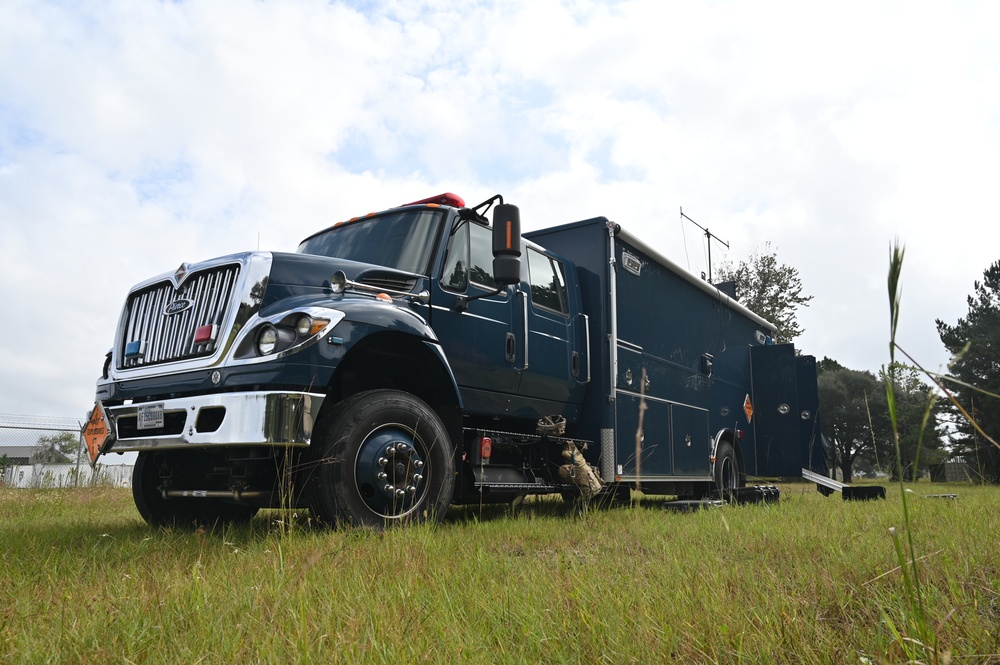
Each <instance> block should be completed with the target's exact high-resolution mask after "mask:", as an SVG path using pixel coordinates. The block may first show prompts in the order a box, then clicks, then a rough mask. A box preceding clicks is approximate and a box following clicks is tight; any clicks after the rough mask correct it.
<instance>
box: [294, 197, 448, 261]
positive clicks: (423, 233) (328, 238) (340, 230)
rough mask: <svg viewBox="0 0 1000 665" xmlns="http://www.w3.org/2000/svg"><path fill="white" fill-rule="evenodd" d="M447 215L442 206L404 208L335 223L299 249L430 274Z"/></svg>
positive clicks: (300, 250)
mask: <svg viewBox="0 0 1000 665" xmlns="http://www.w3.org/2000/svg"><path fill="white" fill-rule="evenodd" d="M443 219H444V213H443V212H442V211H440V210H430V209H427V208H424V209H420V210H402V211H399V212H392V213H386V214H382V215H376V216H373V217H366V218H363V219H359V220H356V221H353V222H347V223H343V224H338V225H336V226H332V227H330V228H329V229H326V230H325V231H321V232H320V233H317V234H316V235H313V236H310V237H309V238H306V239H305V240H303V241H302V242H301V243H300V244H299V247H298V249H297V250H296V251H298V252H299V253H300V254H316V255H318V256H328V257H331V258H336V259H348V260H350V261H358V262H360V263H370V264H373V265H378V266H385V267H387V268H392V269H394V270H401V271H404V272H409V273H415V274H421V275H429V274H430V271H431V259H432V258H433V256H434V248H435V247H436V245H437V239H438V235H439V233H440V230H441V226H442V223H443Z"/></svg>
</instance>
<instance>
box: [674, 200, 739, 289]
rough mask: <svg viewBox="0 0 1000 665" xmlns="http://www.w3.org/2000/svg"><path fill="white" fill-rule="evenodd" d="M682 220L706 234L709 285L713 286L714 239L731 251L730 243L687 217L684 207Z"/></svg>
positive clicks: (682, 207)
mask: <svg viewBox="0 0 1000 665" xmlns="http://www.w3.org/2000/svg"><path fill="white" fill-rule="evenodd" d="M681 218H682V219H686V220H687V221H689V222H691V223H692V224H694V225H695V226H697V227H698V228H699V229H701V230H702V231H704V232H705V244H706V245H708V283H709V284H711V283H712V239H713V238H714V239H715V240H716V241H718V243H719V244H720V245H722V246H724V247H725V248H726V249H729V243H728V242H726V241H725V240H723V239H722V238H720V237H719V236H717V235H715V234H714V233H712V232H711V231H709V230H708V229H706V228H705V227H704V226H702V225H701V224H699V223H698V222H696V221H694V220H693V219H691V218H690V217H688V216H687V215H685V214H684V206H681Z"/></svg>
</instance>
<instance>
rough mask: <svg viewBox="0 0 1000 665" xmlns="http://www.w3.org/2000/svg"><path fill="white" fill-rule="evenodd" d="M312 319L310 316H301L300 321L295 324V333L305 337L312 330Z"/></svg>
mask: <svg viewBox="0 0 1000 665" xmlns="http://www.w3.org/2000/svg"><path fill="white" fill-rule="evenodd" d="M312 324H313V322H312V319H311V318H309V317H308V316H300V317H299V320H298V321H296V322H295V332H297V333H298V334H299V337H305V336H306V335H308V334H309V332H310V331H311V330H312Z"/></svg>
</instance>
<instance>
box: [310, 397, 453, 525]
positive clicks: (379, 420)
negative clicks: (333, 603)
mask: <svg viewBox="0 0 1000 665" xmlns="http://www.w3.org/2000/svg"><path fill="white" fill-rule="evenodd" d="M305 463H306V464H305V469H304V471H305V475H306V482H305V487H306V496H307V499H308V502H309V507H310V510H311V511H312V513H313V516H314V517H315V518H316V519H318V520H319V521H320V522H323V523H324V524H327V525H330V526H335V525H338V524H352V525H357V526H368V527H376V528H381V527H384V526H386V525H389V524H393V523H402V522H421V521H426V520H432V521H437V520H440V519H441V518H442V517H443V516H444V513H445V511H446V510H447V509H448V505H449V504H450V503H451V499H452V495H453V493H454V486H455V460H454V452H453V449H452V446H451V441H450V439H449V438H448V432H447V430H446V429H445V427H444V424H443V423H442V422H441V419H440V418H438V416H437V414H436V413H434V411H433V410H432V409H431V408H430V407H429V406H427V404H425V403H424V402H423V401H422V400H420V399H418V398H417V397H414V396H413V395H411V394H409V393H404V392H400V391H398V390H372V391H368V392H364V393H360V394H358V395H354V396H352V397H349V398H348V399H346V400H344V401H343V402H341V403H340V404H338V405H337V406H336V407H334V409H333V411H332V412H330V413H329V414H326V415H324V416H323V417H322V419H321V420H320V421H319V422H318V423H317V425H316V428H315V430H314V432H313V440H312V444H311V446H310V448H309V451H308V453H307V454H306V456H305Z"/></svg>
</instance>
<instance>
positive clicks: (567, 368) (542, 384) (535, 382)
mask: <svg viewBox="0 0 1000 665" xmlns="http://www.w3.org/2000/svg"><path fill="white" fill-rule="evenodd" d="M525 252H526V255H527V259H528V260H527V264H528V282H527V284H522V285H521V289H520V293H519V294H518V297H519V298H520V299H521V306H522V311H521V312H520V316H521V317H522V320H523V321H524V324H525V326H524V327H525V330H524V333H522V334H523V335H524V336H525V339H526V344H525V353H526V362H525V367H524V369H523V371H522V373H521V383H520V387H519V388H518V393H519V394H520V395H522V396H524V397H531V398H534V399H544V400H549V401H552V402H556V403H557V404H554V405H553V406H552V409H551V410H552V412H553V413H561V411H562V409H560V408H558V407H559V405H560V404H565V403H566V402H569V401H571V396H572V393H573V389H574V388H576V387H577V386H578V385H579V382H578V378H579V377H580V376H581V372H585V371H586V368H584V367H582V361H581V356H580V354H579V353H576V354H575V357H574V351H575V349H574V347H575V344H574V337H575V335H574V327H573V325H572V320H571V311H570V300H569V296H570V294H569V292H568V290H567V286H566V268H565V265H564V264H563V262H562V261H561V260H559V259H558V258H556V257H552V256H548V255H546V254H544V253H542V252H540V251H538V250H537V249H535V248H533V247H526V248H525ZM578 392H582V388H581V390H580V391H578Z"/></svg>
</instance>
